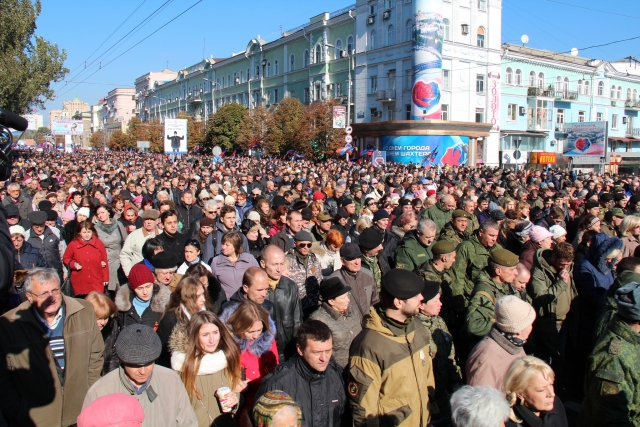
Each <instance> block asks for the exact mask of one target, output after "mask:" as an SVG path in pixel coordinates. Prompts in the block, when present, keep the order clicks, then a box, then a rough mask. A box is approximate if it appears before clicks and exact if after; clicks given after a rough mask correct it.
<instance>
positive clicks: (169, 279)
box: [150, 251, 182, 292]
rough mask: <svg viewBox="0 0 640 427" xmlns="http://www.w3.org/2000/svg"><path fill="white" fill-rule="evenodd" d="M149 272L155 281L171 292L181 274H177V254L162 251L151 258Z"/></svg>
mask: <svg viewBox="0 0 640 427" xmlns="http://www.w3.org/2000/svg"><path fill="white" fill-rule="evenodd" d="M150 261H151V265H152V266H153V268H152V269H151V272H152V273H153V277H154V279H155V282H156V283H161V284H163V285H165V286H166V287H167V288H169V291H171V292H173V291H174V290H175V289H176V287H177V286H178V282H179V281H180V278H181V277H182V276H181V275H179V274H177V270H178V255H176V254H175V253H174V252H171V251H162V252H160V253H158V254H156V255H154V256H153V257H152V258H151V260H150Z"/></svg>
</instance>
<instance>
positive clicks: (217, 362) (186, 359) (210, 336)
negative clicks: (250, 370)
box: [169, 311, 247, 427]
mask: <svg viewBox="0 0 640 427" xmlns="http://www.w3.org/2000/svg"><path fill="white" fill-rule="evenodd" d="M169 348H170V349H171V351H172V355H171V368H172V369H173V370H174V371H177V372H178V375H180V379H181V380H182V382H183V383H184V386H185V388H186V390H187V394H188V395H189V398H190V399H191V405H192V406H193V410H194V411H195V413H196V416H197V417H198V426H199V427H210V426H213V425H215V426H217V427H223V426H235V425H236V422H235V418H234V416H233V414H234V413H236V412H237V410H238V405H239V399H238V395H239V393H240V392H241V391H242V390H244V389H245V388H246V385H247V382H246V381H243V380H242V373H241V364H240V348H238V344H236V342H235V340H234V339H233V337H232V336H231V333H230V332H229V330H228V329H227V327H226V326H225V324H224V323H222V321H221V320H220V319H219V318H218V317H217V316H216V315H215V314H213V313H211V312H208V311H201V312H198V313H195V314H194V315H193V316H192V317H191V320H190V321H189V323H188V324H187V329H186V333H185V331H184V330H182V329H176V333H174V334H172V335H171V338H170V340H169ZM222 387H229V388H230V389H231V390H232V391H231V392H230V393H227V394H225V395H224V396H220V397H217V395H216V391H217V390H218V389H220V388H222ZM218 399H220V400H223V401H224V407H225V408H231V410H230V411H229V412H223V411H222V410H221V408H222V405H219V401H218Z"/></svg>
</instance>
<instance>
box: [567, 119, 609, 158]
mask: <svg viewBox="0 0 640 427" xmlns="http://www.w3.org/2000/svg"><path fill="white" fill-rule="evenodd" d="M564 132H566V133H567V140H566V143H565V145H564V150H563V151H562V154H563V155H565V156H572V157H574V156H593V157H604V155H605V148H606V141H607V122H578V123H565V124H564Z"/></svg>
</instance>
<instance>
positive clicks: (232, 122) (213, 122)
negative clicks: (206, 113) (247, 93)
mask: <svg viewBox="0 0 640 427" xmlns="http://www.w3.org/2000/svg"><path fill="white" fill-rule="evenodd" d="M245 110H246V108H244V106H243V105H242V104H238V103H236V102H232V103H230V104H225V105H223V106H222V107H220V108H219V109H218V111H216V113H215V114H214V115H213V116H212V117H211V119H210V120H209V123H208V126H207V136H206V139H205V143H204V145H205V146H206V145H211V146H213V145H219V146H220V148H222V149H223V150H232V149H233V147H234V146H235V145H236V139H237V138H238V133H239V131H240V127H241V125H242V121H243V119H244V115H245V114H244V113H245Z"/></svg>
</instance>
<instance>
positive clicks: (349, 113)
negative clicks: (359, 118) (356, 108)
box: [325, 43, 352, 126]
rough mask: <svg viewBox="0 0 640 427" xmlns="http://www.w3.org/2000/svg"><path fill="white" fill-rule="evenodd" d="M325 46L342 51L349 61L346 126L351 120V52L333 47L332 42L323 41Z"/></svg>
mask: <svg viewBox="0 0 640 427" xmlns="http://www.w3.org/2000/svg"><path fill="white" fill-rule="evenodd" d="M325 46H327V47H332V48H334V49H337V50H339V51H340V54H341V55H342V53H345V54H346V56H347V60H348V61H349V70H348V76H349V79H348V85H349V87H348V88H347V126H349V124H350V122H351V85H352V81H351V52H349V51H346V50H344V49H342V48H339V47H335V46H334V45H332V44H328V43H325Z"/></svg>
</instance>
